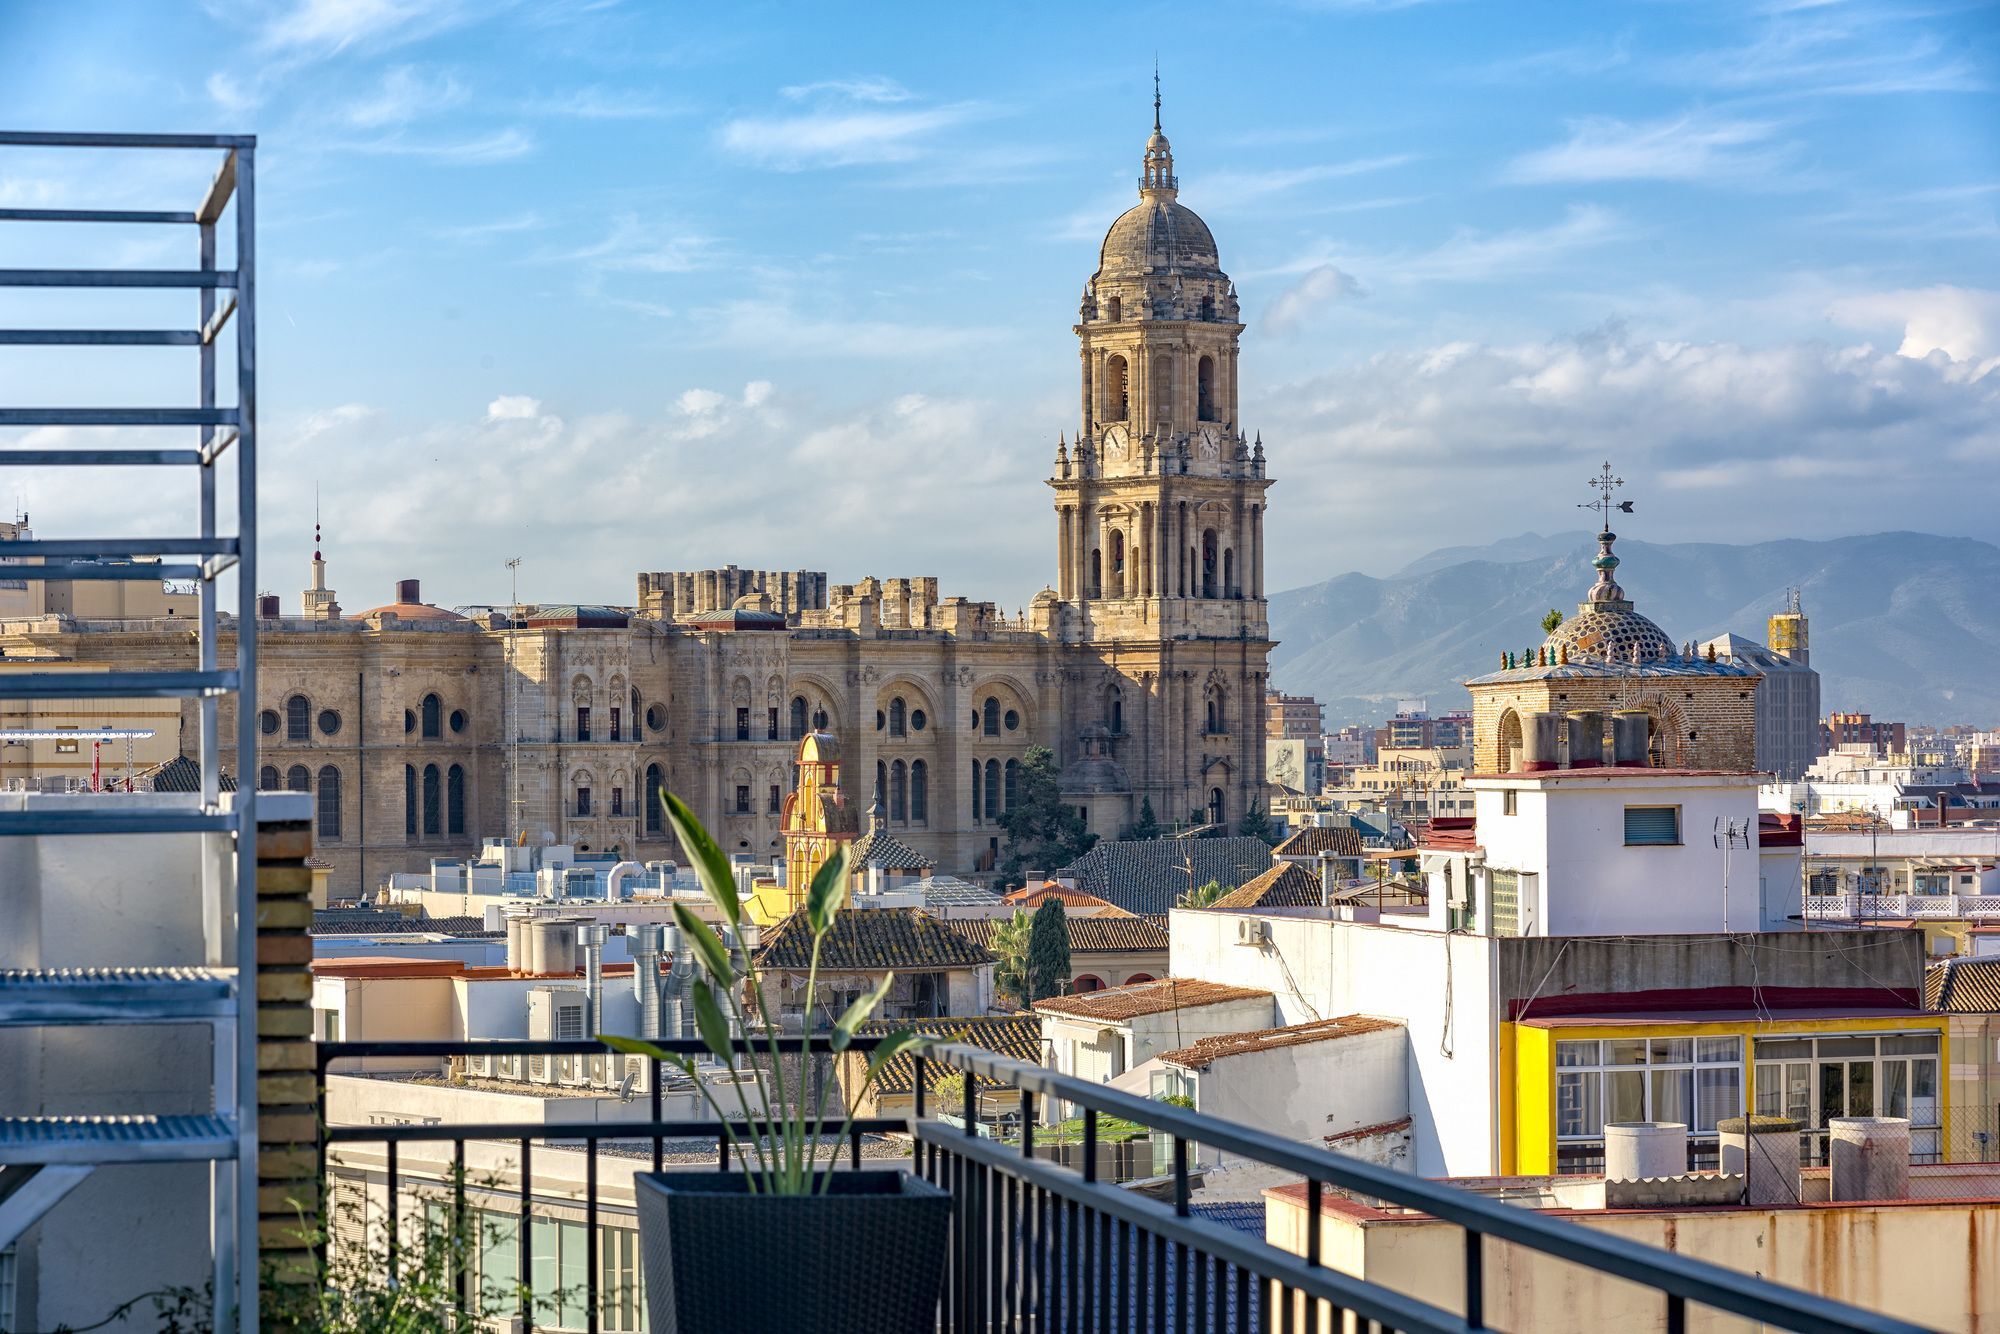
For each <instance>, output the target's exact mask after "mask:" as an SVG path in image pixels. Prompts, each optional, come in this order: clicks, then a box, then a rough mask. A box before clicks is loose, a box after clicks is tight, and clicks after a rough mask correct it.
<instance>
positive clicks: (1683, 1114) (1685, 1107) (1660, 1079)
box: [1651, 1070, 1694, 1126]
mask: <svg viewBox="0 0 2000 1334" xmlns="http://www.w3.org/2000/svg"><path fill="white" fill-rule="evenodd" d="M1651 1074H1652V1082H1653V1115H1652V1118H1651V1119H1653V1120H1655V1121H1678V1122H1680V1123H1681V1124H1682V1125H1684V1126H1691V1125H1693V1124H1694V1071H1692V1070H1654V1071H1652V1072H1651Z"/></svg>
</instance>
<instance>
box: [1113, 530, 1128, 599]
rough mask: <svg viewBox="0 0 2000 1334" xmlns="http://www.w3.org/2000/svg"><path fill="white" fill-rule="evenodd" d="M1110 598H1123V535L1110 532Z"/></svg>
mask: <svg viewBox="0 0 2000 1334" xmlns="http://www.w3.org/2000/svg"><path fill="white" fill-rule="evenodd" d="M1111 596H1112V597H1115V598H1122V597H1124V596H1125V534H1124V533H1123V532H1121V531H1119V530H1118V529H1116V528H1113V529H1112V530H1111Z"/></svg>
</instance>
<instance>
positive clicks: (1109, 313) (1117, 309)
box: [1105, 296, 1125, 323]
mask: <svg viewBox="0 0 2000 1334" xmlns="http://www.w3.org/2000/svg"><path fill="white" fill-rule="evenodd" d="M1105 315H1106V318H1108V319H1110V320H1111V321H1112V322H1113V323H1116V322H1117V321H1119V320H1122V319H1124V318H1125V302H1124V300H1123V299H1122V298H1120V297H1115V296H1114V297H1112V298H1111V300H1110V301H1109V302H1107V303H1106V306H1105Z"/></svg>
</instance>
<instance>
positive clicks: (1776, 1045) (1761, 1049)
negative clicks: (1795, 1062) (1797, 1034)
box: [1752, 1038, 1813, 1061]
mask: <svg viewBox="0 0 2000 1334" xmlns="http://www.w3.org/2000/svg"><path fill="white" fill-rule="evenodd" d="M1752 1050H1754V1051H1755V1052H1756V1053H1757V1059H1758V1060H1760V1061H1778V1060H1783V1059H1785V1058H1787V1057H1793V1056H1804V1057H1811V1055H1812V1054H1813V1044H1812V1039H1811V1038H1758V1039H1757V1041H1756V1043H1755V1044H1754V1046H1753V1048H1752Z"/></svg>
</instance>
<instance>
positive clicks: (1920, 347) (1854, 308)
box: [1827, 284, 2000, 374]
mask: <svg viewBox="0 0 2000 1334" xmlns="http://www.w3.org/2000/svg"><path fill="white" fill-rule="evenodd" d="M1827 317H1828V318H1829V319H1831V320H1832V321H1833V322H1834V323H1836V324H1839V325H1842V326H1844V327H1846V328H1850V329H1870V328H1882V327H1884V326H1887V327H1891V328H1894V327H1898V326H1900V327H1901V328H1902V330H1903V343H1902V346H1901V347H1899V348H1898V349H1897V352H1898V353H1899V354H1900V355H1902V356H1905V357H1927V356H1929V355H1930V354H1931V353H1933V352H1942V353H1944V354H1945V355H1946V356H1947V357H1950V358H1951V359H1952V360H1953V361H1962V362H1972V363H1977V362H1981V361H1986V360H1987V359H1988V358H1993V359H1996V360H1995V361H1987V364H1986V366H1985V367H1984V368H1982V370H1981V373H1982V374H1983V373H1984V370H1986V369H1991V368H1992V367H1993V366H1994V365H1995V364H2000V291H1987V290H1982V289H1980V288H1975V287H1950V286H1945V285H1943V284H1940V285H1938V286H1935V287H1925V288H1921V289H1917V290H1905V291H1899V292H1875V293H1869V294H1867V295H1864V296H1856V297H1846V298H1842V299H1841V300H1838V301H1836V302H1834V303H1833V304H1832V306H1830V307H1829V308H1828V310H1827Z"/></svg>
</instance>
